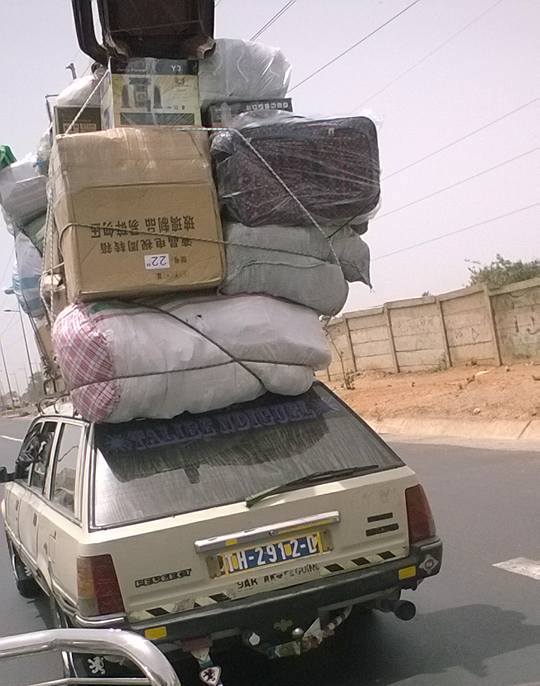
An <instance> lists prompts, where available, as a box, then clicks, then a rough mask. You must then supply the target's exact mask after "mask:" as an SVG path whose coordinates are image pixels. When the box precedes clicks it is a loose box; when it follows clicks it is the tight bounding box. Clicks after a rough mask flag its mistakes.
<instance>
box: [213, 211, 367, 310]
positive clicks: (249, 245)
mask: <svg viewBox="0 0 540 686" xmlns="http://www.w3.org/2000/svg"><path fill="white" fill-rule="evenodd" d="M324 231H325V232H326V233H327V234H328V235H330V234H331V233H332V232H334V231H336V229H335V228H329V227H326V228H325V229H324ZM224 234H225V241H226V253H227V275H226V278H225V281H224V282H223V284H222V286H221V288H220V290H221V292H222V293H226V294H229V295H235V294H238V293H266V294H267V295H272V296H274V297H277V298H285V299H287V300H291V301H292V302H296V303H298V304H300V305H304V306H305V307H311V308H312V309H314V310H316V311H317V312H319V313H320V314H324V315H334V314H337V313H338V312H339V311H340V310H341V308H342V307H343V305H344V304H345V301H346V299H347V294H348V291H349V289H348V286H347V281H363V282H364V283H366V284H368V285H370V278H369V248H368V246H367V245H366V243H364V241H363V240H362V239H361V238H360V236H358V235H357V234H356V233H355V232H354V231H353V230H352V229H351V228H350V227H344V228H343V229H341V230H339V231H338V232H337V233H336V234H335V235H334V236H333V237H332V238H330V241H328V240H327V239H326V238H325V237H324V236H323V235H322V234H321V232H320V231H319V230H318V229H317V228H316V227H315V226H291V227H283V226H275V225H269V226H259V227H248V226H243V225H242V224H234V223H229V224H225V225H224ZM332 247H333V249H334V251H335V255H334V254H333V253H332ZM336 258H337V261H336Z"/></svg>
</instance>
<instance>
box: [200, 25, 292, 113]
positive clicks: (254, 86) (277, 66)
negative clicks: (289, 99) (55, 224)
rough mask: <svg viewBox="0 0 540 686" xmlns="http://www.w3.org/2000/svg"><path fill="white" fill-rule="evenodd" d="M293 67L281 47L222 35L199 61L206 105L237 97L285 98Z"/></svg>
mask: <svg viewBox="0 0 540 686" xmlns="http://www.w3.org/2000/svg"><path fill="white" fill-rule="evenodd" d="M290 78H291V66H290V64H289V62H288V61H287V59H286V58H285V55H284V54H283V53H282V51H281V50H280V49H279V48H272V47H270V46H269V45H264V44H263V43H256V42H253V41H244V40H240V39H236V38H218V39H217V40H216V49H215V51H214V52H213V53H212V55H210V56H209V57H207V58H206V59H204V60H201V61H200V64H199V89H200V96H201V105H202V107H207V106H208V105H210V104H212V103H218V102H234V101H236V100H260V99H267V98H283V97H284V96H285V95H286V93H287V90H288V88H289V80H290Z"/></svg>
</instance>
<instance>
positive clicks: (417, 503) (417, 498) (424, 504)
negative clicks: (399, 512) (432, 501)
mask: <svg viewBox="0 0 540 686" xmlns="http://www.w3.org/2000/svg"><path fill="white" fill-rule="evenodd" d="M405 501H406V503H407V519H408V521H409V541H410V542H411V543H418V541H424V540H426V538H433V536H435V534H436V533H437V532H436V529H435V522H434V521H433V515H432V514H431V508H430V506H429V502H428V499H427V497H426V494H425V492H424V489H423V488H422V486H420V484H418V486H412V487H411V488H407V489H405Z"/></svg>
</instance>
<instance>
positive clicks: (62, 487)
mask: <svg viewBox="0 0 540 686" xmlns="http://www.w3.org/2000/svg"><path fill="white" fill-rule="evenodd" d="M81 437H82V427H81V426H77V425H76V424H64V425H63V427H62V433H61V435H60V439H59V441H58V448H57V450H56V462H55V469H54V476H53V483H52V495H51V500H52V501H53V502H54V503H56V504H57V505H60V506H61V507H63V508H65V509H66V510H69V511H70V512H74V510H75V481H76V473H77V458H78V456H79V445H80V443H81Z"/></svg>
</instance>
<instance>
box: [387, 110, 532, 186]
mask: <svg viewBox="0 0 540 686" xmlns="http://www.w3.org/2000/svg"><path fill="white" fill-rule="evenodd" d="M539 99H540V98H533V99H532V100H529V101H528V102H525V103H523V105H519V106H518V107H516V108H514V109H513V110H510V112H506V114H503V115H501V116H500V117H497V118H496V119H492V120H491V121H489V122H487V124H483V125H482V126H479V127H478V128H477V129H474V130H473V131H469V133H466V134H465V135H464V136H460V137H459V138H455V139H454V140H453V141H450V142H449V143H446V144H445V145H443V146H442V147H440V148H437V149H436V150H433V151H432V152H430V153H428V154H427V155H424V156H423V157H420V158H418V159H417V160H415V161H414V162H409V164H406V165H405V166H404V167H400V168H399V169H396V170H395V171H393V172H391V173H390V174H387V175H386V176H384V177H383V178H382V180H383V181H386V180H387V179H390V178H392V176H396V174H401V172H403V171H405V170H406V169H410V168H411V167H414V166H416V165H417V164H420V162H424V161H425V160H428V159H429V158H430V157H433V156H434V155H438V154H439V153H440V152H443V150H448V149H449V148H452V147H453V146H454V145H457V144H458V143H461V142H462V141H464V140H467V138H471V137H472V136H475V135H476V134H477V133H480V132H481V131H484V130H485V129H487V128H489V127H490V126H494V125H495V124H498V123H499V122H501V121H503V119H506V118H507V117H510V116H511V115H512V114H515V113H516V112H520V111H521V110H524V109H525V108H526V107H529V105H532V104H534V103H535V102H538V100H539Z"/></svg>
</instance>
